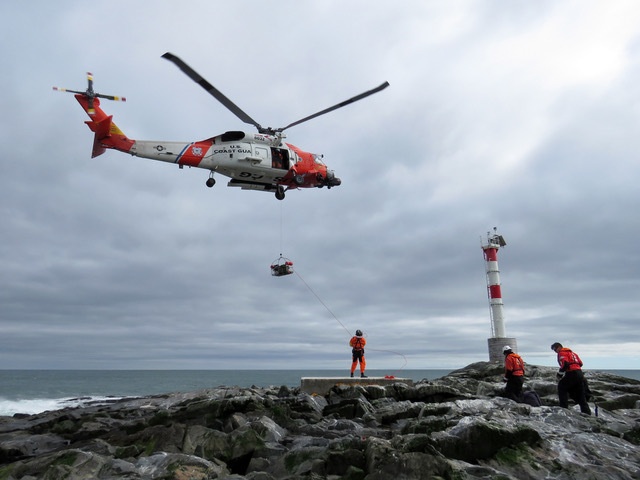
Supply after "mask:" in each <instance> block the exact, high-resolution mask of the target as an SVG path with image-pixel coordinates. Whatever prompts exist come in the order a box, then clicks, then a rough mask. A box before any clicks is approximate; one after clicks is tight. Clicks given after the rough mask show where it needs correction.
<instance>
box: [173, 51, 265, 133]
mask: <svg viewBox="0 0 640 480" xmlns="http://www.w3.org/2000/svg"><path fill="white" fill-rule="evenodd" d="M162 58H166V59H167V60H169V61H170V62H173V63H174V64H175V65H176V66H177V67H178V68H179V69H180V70H182V71H183V72H184V73H186V74H187V76H188V77H189V78H191V80H193V81H194V82H196V83H197V84H198V85H200V86H201V87H202V88H204V89H205V90H206V91H207V92H209V93H210V94H211V95H213V97H215V99H216V100H218V101H219V102H220V103H221V104H222V105H224V106H225V107H227V108H228V109H229V110H230V111H231V113H233V114H234V115H235V116H236V117H238V118H239V119H240V120H242V121H243V122H245V123H249V124H251V125H254V126H255V127H256V128H257V129H258V131H262V127H261V126H260V124H259V123H258V122H256V121H255V120H254V119H253V118H251V117H250V116H249V115H247V114H246V113H245V112H244V111H243V110H242V109H241V108H240V107H238V106H237V105H236V104H235V103H233V102H232V101H231V100H229V99H228V98H227V97H226V96H225V95H224V94H223V93H222V92H221V91H220V90H218V89H217V88H216V87H214V86H213V85H211V84H210V83H209V82H207V81H206V80H205V79H204V78H202V76H201V75H200V74H199V73H198V72H196V71H195V70H194V69H193V68H191V67H190V66H189V65H187V64H186V63H185V62H183V61H182V60H181V59H180V58H178V57H176V56H175V55H174V54H172V53H169V52H167V53H165V54H164V55H162Z"/></svg>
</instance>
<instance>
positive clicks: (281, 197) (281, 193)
mask: <svg viewBox="0 0 640 480" xmlns="http://www.w3.org/2000/svg"><path fill="white" fill-rule="evenodd" d="M276 198H277V199H278V200H284V187H283V186H282V185H278V187H277V188H276Z"/></svg>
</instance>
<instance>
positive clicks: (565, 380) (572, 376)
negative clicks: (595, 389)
mask: <svg viewBox="0 0 640 480" xmlns="http://www.w3.org/2000/svg"><path fill="white" fill-rule="evenodd" d="M551 350H553V351H554V352H556V354H557V355H558V365H559V366H560V370H558V378H559V381H558V400H559V401H560V406H561V407H562V408H569V397H571V399H572V400H573V401H574V402H576V403H577V404H578V405H580V411H581V412H582V413H584V414H586V415H591V409H590V408H589V404H588V403H587V397H586V394H587V392H586V391H585V381H584V374H583V373H582V360H581V359H580V357H579V356H578V354H577V353H575V352H572V351H571V349H569V348H566V347H563V346H562V344H561V343H559V342H555V343H554V344H553V345H551Z"/></svg>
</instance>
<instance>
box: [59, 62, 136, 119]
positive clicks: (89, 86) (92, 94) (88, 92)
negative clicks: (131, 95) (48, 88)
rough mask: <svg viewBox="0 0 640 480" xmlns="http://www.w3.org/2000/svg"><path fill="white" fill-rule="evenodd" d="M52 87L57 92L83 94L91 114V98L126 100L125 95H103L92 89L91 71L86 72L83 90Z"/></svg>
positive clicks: (92, 109) (92, 111) (92, 110)
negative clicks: (87, 100)
mask: <svg viewBox="0 0 640 480" xmlns="http://www.w3.org/2000/svg"><path fill="white" fill-rule="evenodd" d="M53 89H54V90H55V91H57V92H68V93H76V94H79V95H84V96H85V97H87V98H88V99H89V110H88V112H87V113H88V114H89V115H93V114H94V113H96V111H95V109H94V108H93V99H94V98H106V99H107V100H115V101H120V102H126V101H127V99H126V98H125V97H117V96H115V95H103V94H101V93H96V92H94V91H93V74H92V73H91V72H87V89H86V90H85V91H84V92H80V91H78V90H69V89H67V88H62V87H53Z"/></svg>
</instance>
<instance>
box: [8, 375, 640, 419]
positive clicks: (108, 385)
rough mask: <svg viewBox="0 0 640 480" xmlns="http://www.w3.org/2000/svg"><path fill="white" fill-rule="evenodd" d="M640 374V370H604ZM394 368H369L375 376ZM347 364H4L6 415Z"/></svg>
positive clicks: (291, 379)
mask: <svg viewBox="0 0 640 480" xmlns="http://www.w3.org/2000/svg"><path fill="white" fill-rule="evenodd" d="M451 371H452V370H436V369H429V370H402V371H399V372H393V373H391V374H392V375H394V376H396V377H398V378H400V377H403V378H410V379H412V380H414V381H419V380H423V379H426V380H434V379H436V378H440V377H442V376H445V375H447V374H448V373H449V372H451ZM601 371H603V372H608V373H613V374H616V375H621V376H624V377H628V378H633V379H636V380H640V370H601ZM389 374H390V373H389V372H388V371H377V370H368V371H367V375H369V376H370V377H376V376H378V377H384V376H385V375H389ZM344 375H345V371H344V370H0V416H11V415H14V414H16V413H24V414H35V413H41V412H44V411H47V410H58V409H61V408H66V407H79V406H83V405H86V404H88V403H95V402H100V401H107V400H113V399H118V398H127V397H141V396H149V395H158V394H163V393H171V392H190V391H195V390H202V389H206V388H214V387H219V386H239V387H250V386H254V385H255V386H257V387H268V386H272V385H273V386H281V385H286V386H288V387H298V386H300V378H302V377H341V376H344Z"/></svg>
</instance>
